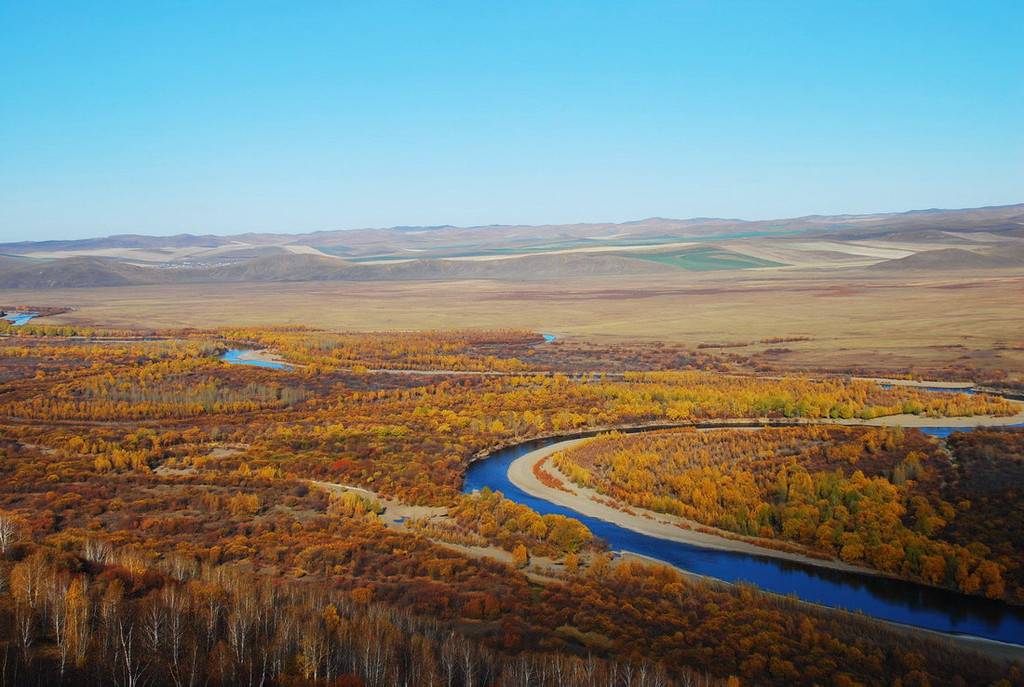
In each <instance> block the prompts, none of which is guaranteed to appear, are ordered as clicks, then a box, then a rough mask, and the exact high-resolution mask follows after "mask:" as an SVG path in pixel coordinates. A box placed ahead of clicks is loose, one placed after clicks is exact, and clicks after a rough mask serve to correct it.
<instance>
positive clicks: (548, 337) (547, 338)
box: [541, 334, 558, 343]
mask: <svg viewBox="0 0 1024 687" xmlns="http://www.w3.org/2000/svg"><path fill="white" fill-rule="evenodd" d="M541 336H543V337H544V343H551V342H552V341H554V340H555V339H557V338H558V337H556V336H555V335H554V334H541Z"/></svg>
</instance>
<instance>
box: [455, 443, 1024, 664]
mask: <svg viewBox="0 0 1024 687" xmlns="http://www.w3.org/2000/svg"><path fill="white" fill-rule="evenodd" d="M556 441H559V439H551V440H538V441H533V442H529V443H526V444H521V445H519V446H513V447H511V448H507V449H503V450H501V451H497V452H496V453H494V454H493V455H492V456H491V457H489V458H487V459H485V460H480V461H477V462H475V463H473V464H472V465H470V467H469V469H468V471H467V472H466V476H465V482H464V484H463V491H464V492H467V493H468V492H473V491H475V490H477V489H483V488H484V487H489V488H490V489H492V490H494V491H500V492H501V493H502V494H504V495H505V497H506V498H509V499H511V500H513V501H516V502H518V503H522V504H524V505H527V506H529V507H531V508H533V509H534V510H536V511H537V512H538V513H541V514H549V513H554V514H559V515H566V516H569V517H572V518H576V519H577V520H579V521H581V522H582V523H583V524H585V525H586V526H587V527H589V528H590V531H591V532H593V533H594V534H595V535H596V536H598V537H600V538H601V539H603V540H604V541H605V542H607V543H608V546H609V548H610V549H611V550H613V551H630V552H633V553H637V554H642V555H644V556H650V557H652V558H656V559H658V560H661V561H664V562H666V563H670V564H672V565H674V566H676V567H679V568H681V569H683V570H687V571H690V572H692V573H696V574H698V575H705V576H708V577H714V578H717V579H719V580H724V581H726V582H750V583H752V584H754V585H757V586H758V587H760V588H761V589H763V590H765V591H768V592H773V593H776V594H792V595H794V596H796V597H797V598H799V599H803V600H804V601H810V602H812V603H817V604H821V605H824V606H830V607H833V608H843V609H846V610H850V611H860V612H862V613H865V614H867V615H870V616H874V617H876V618H881V619H883V620H889V621H893V622H897V623H904V624H907V625H914V626H917V627H922V628H927V629H929V630H937V631H939V632H948V633H954V634H967V635H974V636H978V637H985V638H988V639H996V640H1000V641H1003V642H1011V643H1014V644H1024V609H1018V608H1013V607H1011V606H1007V605H1006V604H1003V603H1000V602H996V601H990V600H988V599H981V598H977V597H971V596H966V595H963V594H958V593H956V592H951V591H946V590H941V589H934V588H931V587H925V586H922V585H917V584H913V583H910V582H903V581H900V580H890V579H886V578H880V577H875V576H872V575H860V574H857V573H848V572H840V571H834V570H828V569H824V568H818V567H816V566H813V565H806V564H801V563H794V562H792V561H784V560H781V559H774V558H769V557H762V556H752V555H749V554H744V553H735V552H732V551H718V550H715V549H704V548H700V547H698V546H693V545H690V544H683V543H679V542H671V541H666V540H664V539H659V538H657V537H651V536H648V535H644V534H640V533H638V532H633V531H632V530H628V529H625V528H623V527H619V526H618V525H613V524H612V523H610V522H605V521H604V520H600V519H598V518H593V517H589V516H586V515H583V514H582V513H578V512H576V511H574V510H572V509H570V508H565V507H563V506H558V505H556V504H553V503H551V502H549V501H545V500H544V499H541V498H537V497H535V496H531V495H529V494H527V493H526V492H524V491H522V490H521V489H519V488H518V487H516V486H515V485H514V484H512V483H511V482H510V481H509V479H508V467H509V465H510V464H511V463H512V461H514V460H515V459H516V458H519V457H520V456H523V455H525V454H527V453H529V452H530V451H534V450H536V449H538V448H540V447H542V446H546V445H548V444H550V443H554V442H556Z"/></svg>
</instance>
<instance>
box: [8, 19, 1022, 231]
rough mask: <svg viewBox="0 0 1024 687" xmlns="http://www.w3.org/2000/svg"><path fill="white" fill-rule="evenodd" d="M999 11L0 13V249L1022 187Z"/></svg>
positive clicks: (822, 209)
mask: <svg viewBox="0 0 1024 687" xmlns="http://www.w3.org/2000/svg"><path fill="white" fill-rule="evenodd" d="M1022 25H1024V2H1020V1H1019V0H1014V1H1010V2H962V3H961V2H850V3H842V2H802V3H795V2H767V1H766V2H712V1H710V0H709V1H708V2H643V1H642V0H637V1H635V2H604V1H589V2H528V1H520V2H514V3H482V2H465V3H456V2H429V3H427V2H421V3H411V2H410V3H390V2H379V1H367V2H342V1H341V0H338V1H336V2H325V3H316V2H311V1H308V2H302V3H289V2H273V3H270V2H267V3H263V2H239V3H230V2H218V3H208V2H172V3H161V2H148V1H147V2H134V3H129V2H123V3H104V2H90V3H82V2H68V3H60V2H36V1H31V2H21V1H18V0H7V1H6V2H3V3H0V240H22V239H42V238H77V237H85V236H97V235H106V234H112V233H126V232H131V233H150V234H166V233H177V232H192V233H205V232H212V233H238V232H244V231H309V230H321V229H343V228H353V227H363V226H391V225H398V224H445V223H451V224H463V225H469V224H488V223H534V224H536V223H548V222H551V223H561V222H576V221H620V220H629V219H637V218H641V217H647V216H654V215H658V216H671V217H690V216H726V217H742V218H767V217H786V216H794V215H801V214H810V213H840V212H872V211H882V210H900V209H912V208H925V207H966V206H975V205H989V204H1005V203H1014V202H1024V41H1022V40H1021V34H1020V31H1021V26H1022Z"/></svg>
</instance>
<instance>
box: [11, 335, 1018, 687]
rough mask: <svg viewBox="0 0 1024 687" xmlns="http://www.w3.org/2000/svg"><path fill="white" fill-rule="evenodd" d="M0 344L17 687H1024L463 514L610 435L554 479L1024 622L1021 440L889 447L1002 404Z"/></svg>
mask: <svg viewBox="0 0 1024 687" xmlns="http://www.w3.org/2000/svg"><path fill="white" fill-rule="evenodd" d="M0 334H2V335H3V336H2V338H0V450H2V453H0V685H4V686H6V685H11V686H15V685H90V686H91V685H97V686H99V685H119V686H124V687H143V686H153V687H164V686H167V687H186V686H188V687H198V686H199V685H218V686H219V685H224V686H229V685H230V686H235V685H244V686H246V687H255V686H257V685H267V686H270V685H280V686H282V687H287V686H295V687H299V686H303V687H306V686H309V687H312V686H317V687H320V686H322V687H342V686H346V687H357V686H366V687H384V686H386V685H410V686H412V685H425V686H442V685H444V686H446V687H456V686H459V687H476V686H480V687H483V686H486V685H495V686H508V687H512V686H520V685H521V686H523V687H526V686H529V685H541V686H545V687H546V686H551V687H554V686H556V685H569V686H579V687H584V686H586V687H597V686H598V685H601V686H605V685H607V686H609V687H612V686H620V685H621V686H623V687H655V686H659V687H661V686H664V687H667V686H668V685H709V686H710V685H740V684H770V685H789V684H808V685H810V684H830V685H876V684H887V685H903V686H909V685H972V684H999V685H1024V672H1022V668H1021V665H1020V664H1019V663H1015V662H1013V660H1006V658H1005V657H1002V656H999V655H994V654H992V653H990V652H988V653H987V652H978V651H974V650H972V649H971V648H970V647H969V646H966V645H964V644H962V643H955V642H951V641H948V640H947V639H946V638H944V637H942V636H934V635H931V634H928V633H924V632H914V631H910V630H907V629H906V628H901V627H898V626H895V625H891V624H888V623H884V622H879V621H876V620H873V619H872V618H870V617H868V616H864V615H860V614H850V613H845V612H842V611H837V610H832V609H829V608H825V607H821V606H815V605H811V604H806V603H802V602H800V601H798V600H796V599H793V598H788V597H782V596H776V595H773V594H768V593H765V592H762V591H760V590H759V589H758V588H756V587H755V586H753V585H748V584H738V585H730V584H724V583H720V582H716V581H715V580H708V579H701V578H698V577H695V576H692V575H688V574H687V573H686V571H684V570H679V569H676V568H672V567H670V566H667V565H662V564H659V563H657V562H656V561H648V560H640V559H638V558H636V557H631V556H628V555H621V554H620V553H619V552H616V551H613V550H611V549H610V548H609V547H608V546H607V544H606V542H604V541H603V540H602V539H601V538H600V537H599V536H596V535H595V534H594V533H593V532H592V531H591V530H590V529H589V528H588V527H587V526H586V525H585V524H583V523H582V522H580V521H579V520H578V519H576V518H574V517H571V516H570V515H560V514H540V513H538V512H537V511H535V510H534V509H532V508H531V507H529V506H528V505H524V504H522V503H518V502H516V501H514V500H511V499H509V498H506V497H505V496H504V495H503V494H501V493H499V492H494V491H491V490H482V491H477V492H466V491H464V490H463V483H464V477H465V474H466V471H467V469H468V467H469V466H470V465H471V464H473V463H474V462H475V461H479V460H487V459H488V456H489V455H490V454H491V453H492V452H494V451H495V450H496V449H499V448H501V447H506V446H513V445H517V444H520V443H522V442H526V441H528V440H533V439H537V438H547V437H552V438H553V437H563V436H578V435H580V434H582V433H586V432H599V433H600V434H599V436H597V437H596V438H594V439H591V440H589V441H586V442H584V443H582V444H580V445H578V446H577V447H574V448H572V449H569V450H566V451H562V452H560V453H558V454H556V455H554V456H553V457H552V459H551V460H550V461H548V462H546V463H545V464H544V466H543V468H542V469H541V470H540V472H541V476H542V477H543V479H545V480H547V482H548V483H549V484H550V485H552V488H560V489H571V488H576V489H585V490H588V491H591V492H593V493H595V494H596V495H599V497H600V498H601V499H603V500H604V501H606V502H607V503H610V504H612V505H614V507H615V508H618V509H621V510H623V511H630V512H634V513H644V512H650V513H654V514H659V515H665V516H671V517H673V518H675V519H676V521H677V522H678V525H679V527H680V528H684V529H685V528H701V529H706V530H708V531H713V532H715V533H717V534H719V535H721V536H723V537H731V538H734V539H735V540H737V541H744V542H748V543H753V544H755V545H757V546H761V547H763V548H764V549H765V550H766V551H768V552H771V551H773V550H779V551H795V552H799V553H800V554H801V555H806V556H808V557H811V558H815V559H818V560H821V561H837V562H841V563H843V564H846V565H849V566H853V567H856V568H858V569H863V570H864V571H865V574H872V575H882V576H888V577H893V578H899V579H901V580H905V581H910V582H913V583H916V584H919V585H922V586H926V587H935V588H942V589H946V590H951V591H955V592H959V593H962V594H964V595H970V596H974V597H979V598H984V599H990V600H993V601H996V602H998V603H1001V604H1005V605H1007V606H1020V605H1024V512H1022V510H1021V505H1020V504H1021V503H1022V500H1021V497H1022V493H1021V489H1022V485H1024V467H1022V466H1024V432H1022V431H1021V430H1014V429H1000V428H990V429H985V430H977V431H973V432H966V431H962V432H953V433H952V434H951V435H950V436H949V437H948V438H945V439H938V438H935V437H933V436H929V435H926V434H925V433H922V432H920V431H918V430H917V429H914V428H912V427H906V428H905V427H886V426H878V425H875V424H869V423H873V422H874V421H877V420H879V419H884V418H889V417H894V416H900V417H903V416H906V417H911V418H944V417H965V416H966V417H970V416H982V415H984V416H988V417H996V418H1001V417H1011V416H1014V415H1015V414H1016V413H1018V412H1019V407H1018V405H1017V404H1016V402H1014V401H1012V400H1010V399H1007V398H1004V397H1002V396H999V395H995V394H985V393H978V394H972V395H968V394H962V393H934V392H930V391H928V390H925V389H918V388H914V387H912V386H902V385H898V384H897V385H890V384H884V385H883V384H879V383H877V382H875V381H872V380H866V379H855V378H852V377H850V376H847V375H840V374H825V373H821V372H818V373H814V374H811V373H807V374H793V373H788V372H787V373H783V372H780V371H771V370H765V369H764V367H763V364H762V363H752V362H751V361H749V360H745V359H744V358H743V356H742V355H739V354H736V353H730V352H709V351H708V350H707V349H703V350H690V349H688V348H686V347H684V346H678V345H661V344H651V343H637V344H626V343H619V344H594V343H593V342H588V341H586V340H583V339H579V340H565V341H562V340H557V341H553V342H552V341H546V340H545V338H544V337H542V336H541V335H540V334H537V333H534V332H529V331H519V330H492V331H482V330H467V331H422V332H381V333H372V334H366V333H338V332H328V331H321V330H316V329H312V328H305V327H287V328H286V327H276V328H275V327H269V328H262V329H261V328H246V329H241V328H238V329H211V330H192V329H189V330H173V331H172V330H147V331H141V330H134V329H107V328H103V327H98V326H97V327H88V328H83V327H73V326H52V325H47V324H45V319H44V320H36V321H34V322H31V323H29V324H26V325H23V326H19V327H14V326H12V325H10V324H8V323H2V324H0ZM229 350H244V351H251V352H256V355H260V356H263V358H259V360H262V361H263V362H267V363H270V364H269V365H267V366H259V365H250V364H229V363H228V362H225V360H222V357H223V355H224V354H225V353H226V352H227V351H229ZM741 421H742V422H746V423H750V424H754V425H764V426H754V427H745V428H737V427H733V426H732V425H735V424H737V423H739V422H741ZM769 425H771V426H769ZM646 427H649V428H652V429H651V430H650V431H644V432H639V433H633V434H625V433H622V432H620V431H617V430H623V429H637V428H646ZM653 428H658V429H653Z"/></svg>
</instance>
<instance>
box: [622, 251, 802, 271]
mask: <svg viewBox="0 0 1024 687" xmlns="http://www.w3.org/2000/svg"><path fill="white" fill-rule="evenodd" d="M628 257H631V258H639V259H641V260H650V261H652V262H660V263H662V264H664V265H672V266H673V267H678V268H680V269H684V270H690V271H692V272H711V271H714V270H749V269H752V268H755V267H782V266H783V263H781V262H774V261H772V260H763V259H761V258H755V257H753V256H751V255H743V254H742V253H734V252H733V251H730V250H724V249H722V248H713V247H707V248H684V249H682V250H674V251H666V252H664V253H632V254H630V255H628Z"/></svg>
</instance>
